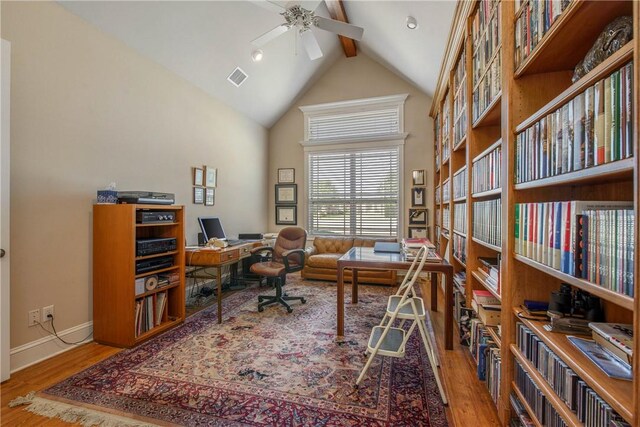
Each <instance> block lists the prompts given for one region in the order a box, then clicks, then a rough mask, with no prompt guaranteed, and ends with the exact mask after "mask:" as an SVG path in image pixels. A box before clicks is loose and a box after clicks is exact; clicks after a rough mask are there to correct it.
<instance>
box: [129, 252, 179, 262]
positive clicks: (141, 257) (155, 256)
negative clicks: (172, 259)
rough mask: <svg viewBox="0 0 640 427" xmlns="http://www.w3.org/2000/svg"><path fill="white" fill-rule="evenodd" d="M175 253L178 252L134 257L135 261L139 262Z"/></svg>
mask: <svg viewBox="0 0 640 427" xmlns="http://www.w3.org/2000/svg"><path fill="white" fill-rule="evenodd" d="M177 253H178V251H170V252H162V253H159V254H153V255H145V256H137V257H136V261H140V260H143V259H149V258H157V257H160V256H166V255H175V254H177Z"/></svg>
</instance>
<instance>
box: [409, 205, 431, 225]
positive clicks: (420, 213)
mask: <svg viewBox="0 0 640 427" xmlns="http://www.w3.org/2000/svg"><path fill="white" fill-rule="evenodd" d="M409 225H427V210H426V209H409Z"/></svg>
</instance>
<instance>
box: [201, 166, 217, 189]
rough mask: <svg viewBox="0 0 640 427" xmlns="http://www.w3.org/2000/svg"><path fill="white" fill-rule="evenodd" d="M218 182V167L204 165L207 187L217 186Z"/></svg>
mask: <svg viewBox="0 0 640 427" xmlns="http://www.w3.org/2000/svg"><path fill="white" fill-rule="evenodd" d="M217 183H218V169H216V168H212V167H211V166H205V167H204V185H205V187H215V186H216V184H217Z"/></svg>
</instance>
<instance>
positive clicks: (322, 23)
mask: <svg viewBox="0 0 640 427" xmlns="http://www.w3.org/2000/svg"><path fill="white" fill-rule="evenodd" d="M316 26H317V27H318V28H321V29H323V30H325V31H331V32H332V33H336V34H340V35H341V36H345V37H349V38H350V39H354V40H362V34H363V33H364V29H362V28H361V27H357V26H355V25H351V24H347V23H346V22H341V21H336V20H335V19H328V18H323V17H322V16H316Z"/></svg>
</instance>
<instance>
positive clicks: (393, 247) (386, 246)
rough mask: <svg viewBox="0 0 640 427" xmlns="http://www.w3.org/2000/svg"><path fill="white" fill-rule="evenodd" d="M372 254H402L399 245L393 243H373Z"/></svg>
mask: <svg viewBox="0 0 640 427" xmlns="http://www.w3.org/2000/svg"><path fill="white" fill-rule="evenodd" d="M373 251H374V252H391V253H396V254H399V253H400V252H402V246H401V245H400V243H395V242H375V243H374V246H373Z"/></svg>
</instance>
